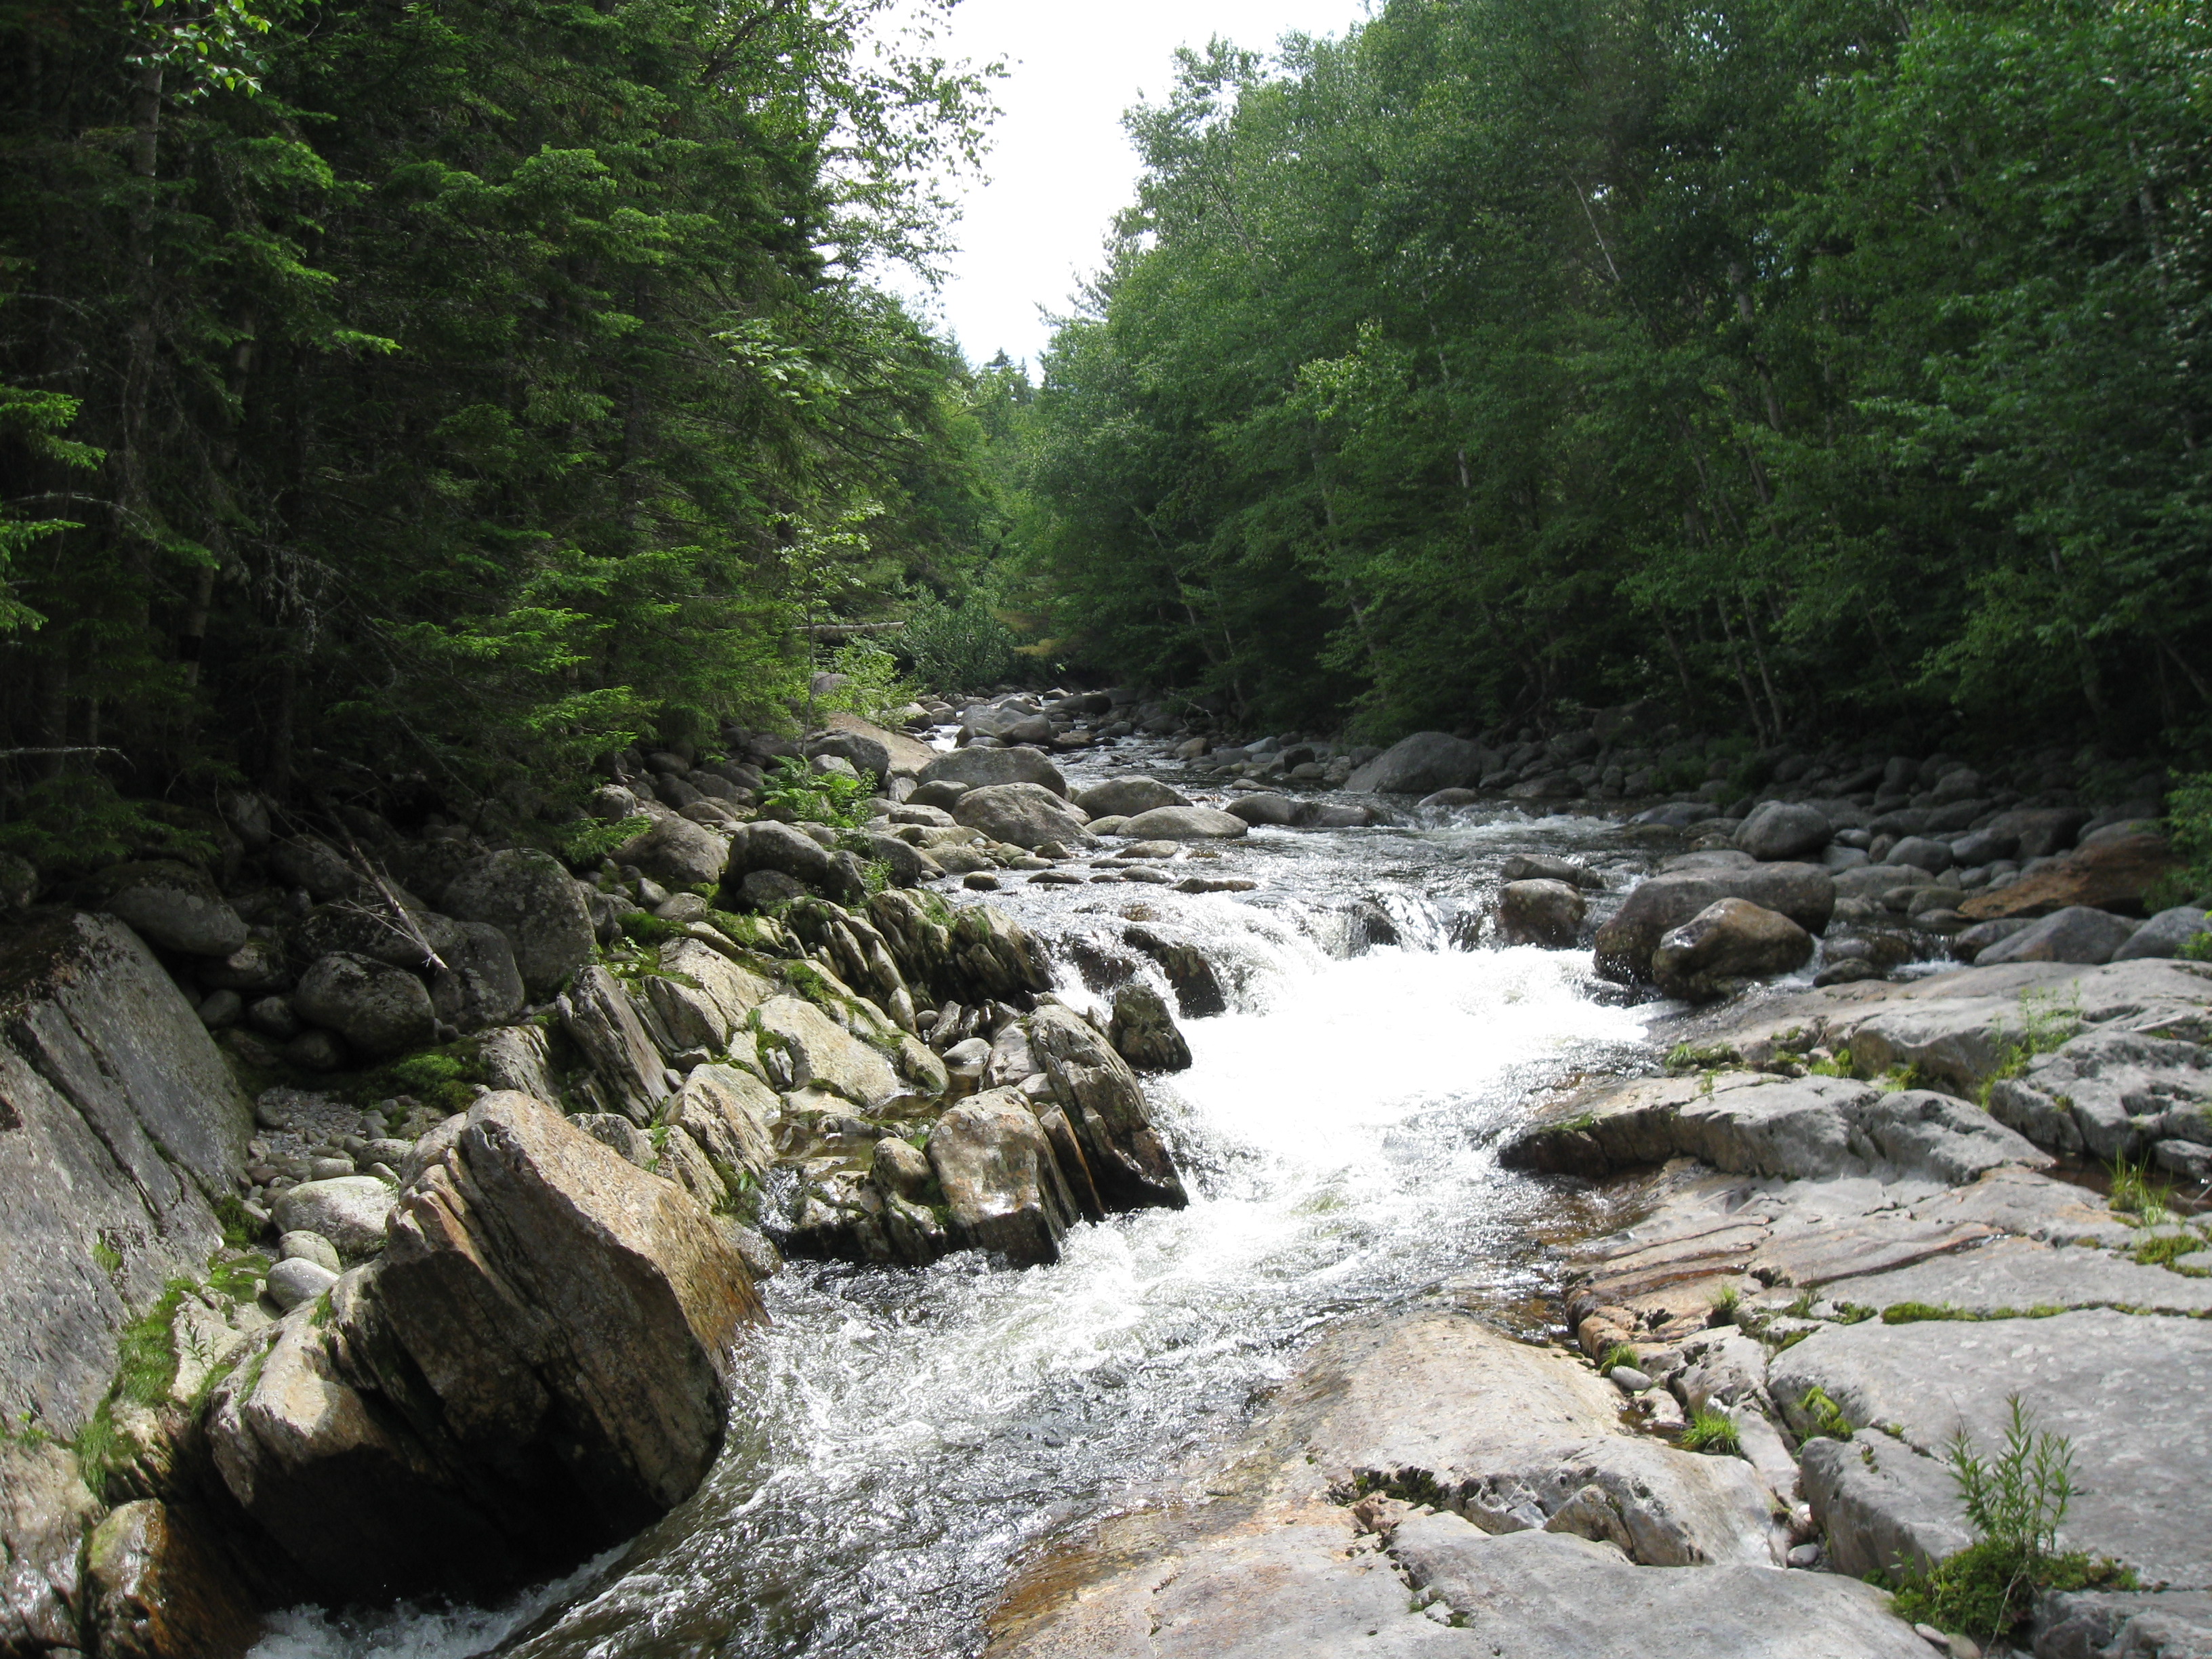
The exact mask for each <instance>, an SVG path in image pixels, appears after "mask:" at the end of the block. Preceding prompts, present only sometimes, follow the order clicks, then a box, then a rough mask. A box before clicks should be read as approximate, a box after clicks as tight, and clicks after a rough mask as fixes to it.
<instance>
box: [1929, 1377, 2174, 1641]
mask: <svg viewBox="0 0 2212 1659" xmlns="http://www.w3.org/2000/svg"><path fill="white" fill-rule="evenodd" d="M2008 1403H2009V1405H2010V1407H2011V1418H2010V1420H2009V1421H2008V1423H2007V1425H2006V1427H2005V1442H2004V1449H2003V1450H2002V1451H2001V1452H1999V1453H1998V1454H1997V1455H1996V1457H1995V1458H1993V1459H1990V1460H1987V1461H1984V1458H1983V1457H1982V1455H1981V1454H1980V1453H1979V1452H1978V1451H1977V1450H1976V1449H1974V1445H1973V1442H1972V1439H1971V1438H1970V1437H1968V1435H1967V1434H1966V1431H1965V1430H1964V1429H1961V1430H1960V1431H1959V1432H1958V1433H1957V1434H1956V1435H1954V1437H1952V1440H1951V1445H1950V1457H1951V1478H1952V1480H1954V1482H1956V1483H1957V1486H1958V1488H1959V1498H1960V1502H1961V1503H1962V1504H1965V1506H1966V1519H1967V1522H1968V1523H1969V1524H1970V1525H1972V1528H1973V1529H1974V1541H1973V1542H1972V1544H1970V1545H1968V1546H1967V1547H1966V1548H1965V1549H1963V1550H1961V1551H1960V1552H1959V1553H1957V1554H1956V1555H1954V1556H1951V1557H1949V1558H1948V1559H1945V1560H1943V1561H1941V1562H1939V1563H1937V1564H1936V1566H1935V1568H1934V1569H1933V1570H1932V1571H1928V1572H1925V1573H1914V1574H1911V1575H1910V1576H1909V1577H1907V1578H1906V1579H1905V1583H1904V1584H1903V1586H1902V1587H1901V1588H1900V1589H1899V1590H1898V1592H1897V1595H1896V1602H1895V1605H1896V1608H1897V1612H1898V1613H1899V1616H1900V1617H1902V1618H1905V1619H1909V1620H1914V1621H1915V1622H1917V1623H1923V1624H1929V1625H1933V1626H1936V1628H1938V1629H1939V1630H1951V1631H1964V1632H1967V1633H1968V1634H1970V1635H1974V1636H1978V1637H1984V1638H1993V1637H2001V1636H2007V1635H2009V1634H2010V1633H2011V1632H2013V1631H2014V1630H2015V1628H2016V1627H2017V1626H2019V1625H2021V1623H2022V1622H2023V1621H2024V1620H2026V1619H2027V1616H2028V1614H2029V1613H2030V1612H2031V1611H2032V1610H2033V1606H2034V1602H2035V1597H2036V1595H2037V1594H2038V1593H2039V1592H2040V1591H2042V1590H2046V1589H2062V1590H2077V1589H2089V1588H2092V1587H2102V1588H2110V1589H2126V1588H2131V1587H2132V1586H2133V1583H2134V1582H2135V1576H2134V1574H2133V1573H2131V1572H2130V1571H2128V1570H2126V1569H2125V1568H2123V1567H2121V1566H2120V1565H2118V1563H2116V1562H2112V1561H2099V1560H2093V1559H2091V1558H2090V1557H2089V1556H2087V1555H2085V1554H2082V1553H2080V1552H2078V1551H2077V1552H2073V1553H2067V1554H2061V1553H2059V1552H2058V1529H2059V1528H2060V1527H2061V1526H2062V1525H2063V1524H2064V1522H2065V1520H2066V1510H2067V1506H2068V1504H2069V1503H2070V1502H2071V1501H2072V1500H2073V1498H2075V1495H2076V1494H2077V1493H2078V1492H2080V1491H2081V1488H2080V1487H2078V1486H2075V1483H2074V1447H2073V1443H2072V1442H2070V1441H2069V1440H2068V1439H2067V1438H2066V1437H2064V1436H2063V1435H2057V1434H2051V1433H2048V1432H2039V1431H2037V1430H2036V1428H2035V1426H2034V1424H2033V1421H2032V1419H2030V1418H2029V1416H2028V1413H2027V1407H2026V1406H2024V1405H2023V1404H2022V1403H2021V1398H2020V1396H2019V1395H2013V1396H2012V1398H2011V1400H2010V1401H2009V1402H2008Z"/></svg>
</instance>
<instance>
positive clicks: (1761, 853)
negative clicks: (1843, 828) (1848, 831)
mask: <svg viewBox="0 0 2212 1659" xmlns="http://www.w3.org/2000/svg"><path fill="white" fill-rule="evenodd" d="M1835 833H1836V830H1835V826H1834V825H1833V824H1832V823H1829V822H1828V816H1827V814H1826V813H1825V812H1823V811H1820V808H1819V807H1817V806H1808V805H1803V804H1802V803H1793V802H1790V801H1780V800H1771V801H1769V802H1767V803H1766V804H1765V805H1764V806H1760V807H1758V808H1756V809H1754V810H1753V812H1752V815H1751V816H1750V817H1747V818H1746V819H1745V820H1744V821H1743V828H1742V829H1739V830H1737V831H1736V832H1735V844H1736V845H1737V846H1738V847H1741V848H1742V849H1743V850H1744V851H1745V852H1747V853H1748V854H1751V855H1752V857H1753V858H1755V859H1759V860H1762V861H1764V860H1779V859H1802V858H1807V857H1809V856H1810V855H1812V854H1814V853H1817V852H1819V851H1820V849H1821V848H1823V847H1826V845H1827V844H1828V842H1829V841H1830V839H1831V838H1832V836H1834V835H1835Z"/></svg>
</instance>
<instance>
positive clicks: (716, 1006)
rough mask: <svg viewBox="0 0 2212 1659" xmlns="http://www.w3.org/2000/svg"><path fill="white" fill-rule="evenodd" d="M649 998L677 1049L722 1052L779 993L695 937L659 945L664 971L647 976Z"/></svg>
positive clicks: (661, 969) (646, 990) (760, 978)
mask: <svg viewBox="0 0 2212 1659" xmlns="http://www.w3.org/2000/svg"><path fill="white" fill-rule="evenodd" d="M644 983H645V995H646V1000H647V1002H648V1003H650V1004H651V1005H652V1007H653V1012H654V1013H655V1014H657V1015H659V1018H660V1024H661V1026H662V1028H663V1029H664V1030H666V1031H667V1033H668V1036H669V1038H670V1040H671V1042H674V1043H675V1044H676V1046H677V1047H678V1048H679V1049H683V1048H705V1049H708V1050H709V1051H710V1052H712V1053H714V1054H720V1053H721V1052H722V1051H723V1050H724V1049H726V1048H728V1047H729V1046H730V1040H731V1038H732V1036H733V1035H734V1034H736V1033H738V1032H740V1031H742V1030H744V1024H745V1020H746V1018H747V1017H748V1016H749V1015H750V1013H751V1012H752V1011H753V1010H754V1009H756V1008H757V1007H759V1006H761V1004H763V1002H766V1001H767V1000H769V998H770V997H773V996H774V995H775V994H776V987H775V983H774V982H773V981H770V980H769V979H767V978H766V977H764V976H763V975H760V974H757V973H755V972H754V971H753V970H752V969H750V968H745V967H741V966H739V965H738V963H734V962H732V961H731V960H730V958H729V957H727V956H726V955H725V954H724V953H723V952H721V951H718V950H716V949H715V948H714V946H712V945H708V944H705V943H704V942H702V941H701V940H699V939H672V940H671V941H670V942H669V943H667V944H666V945H663V946H661V948H660V972H659V973H658V974H654V975H649V976H648V977H647V979H646V980H645V981H644Z"/></svg>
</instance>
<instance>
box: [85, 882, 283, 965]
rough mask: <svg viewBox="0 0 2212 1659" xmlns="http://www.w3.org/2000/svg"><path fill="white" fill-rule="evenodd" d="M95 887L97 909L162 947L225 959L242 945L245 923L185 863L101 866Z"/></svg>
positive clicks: (188, 954)
mask: <svg viewBox="0 0 2212 1659" xmlns="http://www.w3.org/2000/svg"><path fill="white" fill-rule="evenodd" d="M94 887H95V889H96V890H97V891H98V892H99V893H100V896H101V897H100V908H101V909H103V910H105V911H106V912H107V914H108V915H112V916H114V917H116V918H117V919H118V920H119V921H125V922H128V923H129V924H130V925H131V927H134V928H136V929H137V931H138V933H140V935H141V936H143V938H145V939H148V940H149V941H150V942H151V943H153V944H155V945H160V946H161V948H162V949H163V950H165V951H181V952H183V953H184V954H185V955H186V956H193V957H228V956H229V955H230V954H231V952H233V951H236V950H238V949H239V948H240V946H242V945H244V944H245V943H246V923H245V921H243V920H241V919H240V916H239V914H238V912H237V911H235V910H234V909H232V908H230V906H229V905H228V904H227V903H225V902H223V897H222V894H221V893H219V892H217V891H216V886H215V883H214V882H212V881H210V879H209V878H208V877H207V876H206V874H205V873H204V872H202V871H200V870H197V869H195V868H194V867H193V866H191V865H189V864H179V863H174V862H171V861H169V860H153V861H149V862H147V863H143V864H120V865H116V866H112V867H111V868H109V869H106V870H103V871H101V872H100V874H99V876H98V877H96V878H94Z"/></svg>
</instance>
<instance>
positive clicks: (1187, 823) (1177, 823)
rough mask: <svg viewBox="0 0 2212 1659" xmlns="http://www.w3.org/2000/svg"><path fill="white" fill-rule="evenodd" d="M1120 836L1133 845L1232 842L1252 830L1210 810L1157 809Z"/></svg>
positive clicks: (1135, 819)
mask: <svg viewBox="0 0 2212 1659" xmlns="http://www.w3.org/2000/svg"><path fill="white" fill-rule="evenodd" d="M1121 833H1122V834H1123V835H1125V836H1128V837H1129V838H1130V839H1131V840H1132V841H1233V840H1235V839H1237V837H1238V836H1243V835H1248V834H1249V833H1250V826H1249V825H1248V824H1247V823H1245V822H1244V820H1243V819H1242V818H1239V817H1231V816H1230V815H1229V814H1228V813H1226V812H1223V811H1217V810H1216V809H1214V808H1213V807H1211V806H1158V807H1154V808H1153V809H1152V811H1149V812H1139V814H1138V815H1137V816H1136V817H1133V818H1131V819H1130V820H1129V821H1128V823H1125V824H1123V825H1122V826H1121Z"/></svg>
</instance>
